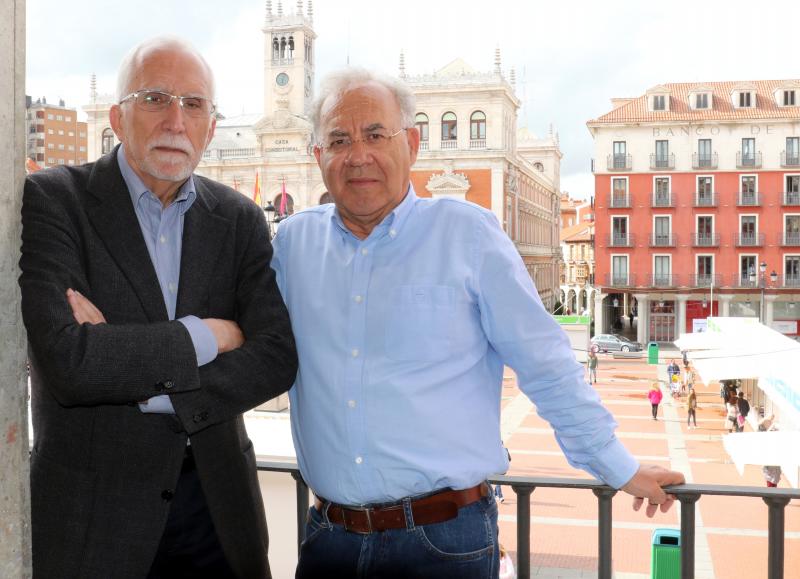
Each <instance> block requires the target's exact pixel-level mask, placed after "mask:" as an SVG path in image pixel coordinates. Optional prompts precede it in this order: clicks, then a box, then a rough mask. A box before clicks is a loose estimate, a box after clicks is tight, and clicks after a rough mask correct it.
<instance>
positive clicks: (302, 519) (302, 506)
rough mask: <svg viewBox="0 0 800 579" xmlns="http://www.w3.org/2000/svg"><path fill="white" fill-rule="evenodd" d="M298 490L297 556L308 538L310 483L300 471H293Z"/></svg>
mask: <svg viewBox="0 0 800 579" xmlns="http://www.w3.org/2000/svg"><path fill="white" fill-rule="evenodd" d="M292 478H293V479H294V480H295V490H296V492H297V557H298V558H299V557H300V545H301V544H302V542H303V541H304V540H305V538H306V517H307V516H308V507H309V505H308V485H307V484H306V481H304V480H303V477H302V476H301V475H300V471H299V470H298V471H294V472H292Z"/></svg>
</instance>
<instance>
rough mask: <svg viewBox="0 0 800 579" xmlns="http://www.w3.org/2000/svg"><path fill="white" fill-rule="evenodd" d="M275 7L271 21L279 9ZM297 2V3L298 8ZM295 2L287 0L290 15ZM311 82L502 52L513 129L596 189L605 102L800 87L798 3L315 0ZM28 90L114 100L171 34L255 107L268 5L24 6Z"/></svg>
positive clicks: (154, 0)
mask: <svg viewBox="0 0 800 579" xmlns="http://www.w3.org/2000/svg"><path fill="white" fill-rule="evenodd" d="M277 4H278V2H277V0H273V2H272V5H273V11H276V10H277ZM307 4H308V2H307V0H304V6H307ZM296 5H297V2H296V1H291V0H290V1H288V2H284V3H283V9H284V12H285V13H286V12H289V11H292V12H293V11H294V10H295V9H296ZM313 5H314V28H315V30H316V32H317V35H318V38H317V44H316V56H317V70H316V81H317V82H319V79H320V78H321V77H322V76H324V74H325V73H326V72H328V71H330V70H332V69H334V68H336V67H339V66H342V65H345V64H346V63H347V62H348V59H349V62H350V64H357V65H362V66H366V67H369V68H375V69H379V70H383V71H384V72H387V73H392V74H396V73H397V70H398V61H399V54H400V51H401V50H403V51H404V52H405V55H406V72H407V74H409V75H414V74H421V73H426V72H432V71H434V70H436V69H438V68H441V67H442V66H444V65H446V64H447V63H448V62H450V61H451V60H453V59H455V58H458V57H461V58H463V59H464V60H465V61H467V62H468V63H469V64H470V65H472V66H473V68H475V69H477V70H479V71H491V70H492V69H493V66H494V52H495V48H496V47H499V48H500V51H501V58H502V68H503V71H504V73H505V74H506V75H508V72H509V70H510V69H511V68H512V67H513V68H514V69H515V70H516V76H517V93H518V96H519V97H520V98H521V99H522V101H523V106H522V110H521V111H520V126H527V127H528V128H529V129H530V130H531V131H533V132H534V133H536V134H540V135H544V134H546V132H547V130H548V127H549V125H550V123H552V124H553V125H554V127H555V129H556V130H557V131H558V133H559V136H560V139H561V150H562V152H563V153H564V159H563V162H562V179H561V183H562V188H563V189H564V190H567V191H569V192H570V193H571V194H572V195H574V196H578V197H583V196H586V195H588V194H591V193H592V191H593V180H592V176H591V173H590V172H589V167H590V159H591V157H592V154H593V153H592V139H591V136H590V135H589V132H588V130H587V129H586V121H587V120H589V119H591V118H595V117H597V116H599V115H601V114H603V113H605V112H607V111H608V110H609V109H610V101H609V99H610V98H611V97H619V96H638V95H641V94H643V93H644V92H645V90H647V88H649V87H651V86H653V85H656V84H661V83H665V82H699V81H718V80H758V79H785V78H800V65H798V62H800V60H799V59H798V57H800V47H798V37H799V36H798V32H797V30H798V22H800V1H797V0H770V1H768V2H753V1H752V0H748V1H742V0H728V1H718V0H705V1H700V0H691V1H689V0H670V1H659V0H650V1H642V0H605V1H602V0H600V1H598V0H593V1H589V0H578V1H571V0H558V1H552V2H543V1H541V0H528V1H522V0H518V1H514V0H491V1H487V0H481V1H478V0H403V1H401V2H385V1H382V2H379V1H376V0H316V1H315V2H314V4H313ZM27 10H28V13H27V26H28V38H27V46H28V48H27V55H26V56H27V68H28V78H27V93H28V94H30V95H31V96H33V97H34V99H35V98H38V97H41V96H46V97H47V99H48V101H50V102H57V100H58V99H59V98H63V99H65V101H66V104H67V106H70V107H77V108H80V106H81V105H82V104H84V103H86V102H87V101H88V99H89V79H90V77H91V75H92V73H95V74H96V75H97V82H98V92H100V93H112V92H113V90H114V85H115V74H116V68H117V65H118V64H119V61H120V59H121V58H122V56H123V55H124V54H125V52H127V50H128V49H129V48H130V47H132V46H133V45H134V44H136V43H137V42H139V41H140V40H142V39H143V38H146V37H148V36H152V35H155V34H165V33H169V34H178V35H181V36H184V37H186V38H187V39H188V40H190V41H191V42H192V43H194V44H195V45H196V46H197V47H198V48H199V49H200V51H201V52H203V54H204V55H205V56H206V58H208V60H209V62H210V64H211V66H212V68H213V69H214V71H215V74H216V77H217V92H218V94H217V100H218V102H219V107H220V110H221V112H222V113H223V114H225V115H228V116H231V115H235V114H239V113H242V112H260V111H261V110H262V106H263V105H262V78H263V39H264V36H263V33H262V32H261V26H262V23H263V20H264V10H265V2H263V1H254V0H225V1H221V2H212V1H208V0H195V1H194V2H186V1H166V0H136V1H134V2H114V3H111V2H108V1H107V0H105V1H101V0H72V1H64V0H28V2H27Z"/></svg>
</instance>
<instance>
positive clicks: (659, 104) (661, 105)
mask: <svg viewBox="0 0 800 579" xmlns="http://www.w3.org/2000/svg"><path fill="white" fill-rule="evenodd" d="M666 100H667V98H666V96H665V95H663V94H656V95H653V110H654V111H664V110H666V108H667V107H666V104H665V101H666Z"/></svg>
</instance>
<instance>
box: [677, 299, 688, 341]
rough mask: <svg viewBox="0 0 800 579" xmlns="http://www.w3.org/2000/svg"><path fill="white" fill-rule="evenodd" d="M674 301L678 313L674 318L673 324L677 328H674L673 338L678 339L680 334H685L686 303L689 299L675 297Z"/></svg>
mask: <svg viewBox="0 0 800 579" xmlns="http://www.w3.org/2000/svg"><path fill="white" fill-rule="evenodd" d="M675 297H676V301H677V302H678V303H677V304H675V305H677V306H678V312H677V314H678V315H676V316H675V323H676V324H677V328H675V337H676V338H678V337H680V335H681V334H685V333H686V301H687V300H688V299H689V296H688V295H677V296H675Z"/></svg>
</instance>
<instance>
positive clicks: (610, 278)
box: [605, 273, 636, 287]
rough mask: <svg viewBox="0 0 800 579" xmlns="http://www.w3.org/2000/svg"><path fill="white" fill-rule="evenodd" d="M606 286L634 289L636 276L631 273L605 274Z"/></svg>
mask: <svg viewBox="0 0 800 579" xmlns="http://www.w3.org/2000/svg"><path fill="white" fill-rule="evenodd" d="M605 279H606V284H605V285H606V286H609V287H635V286H636V275H635V274H632V273H607V274H606V278H605Z"/></svg>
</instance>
